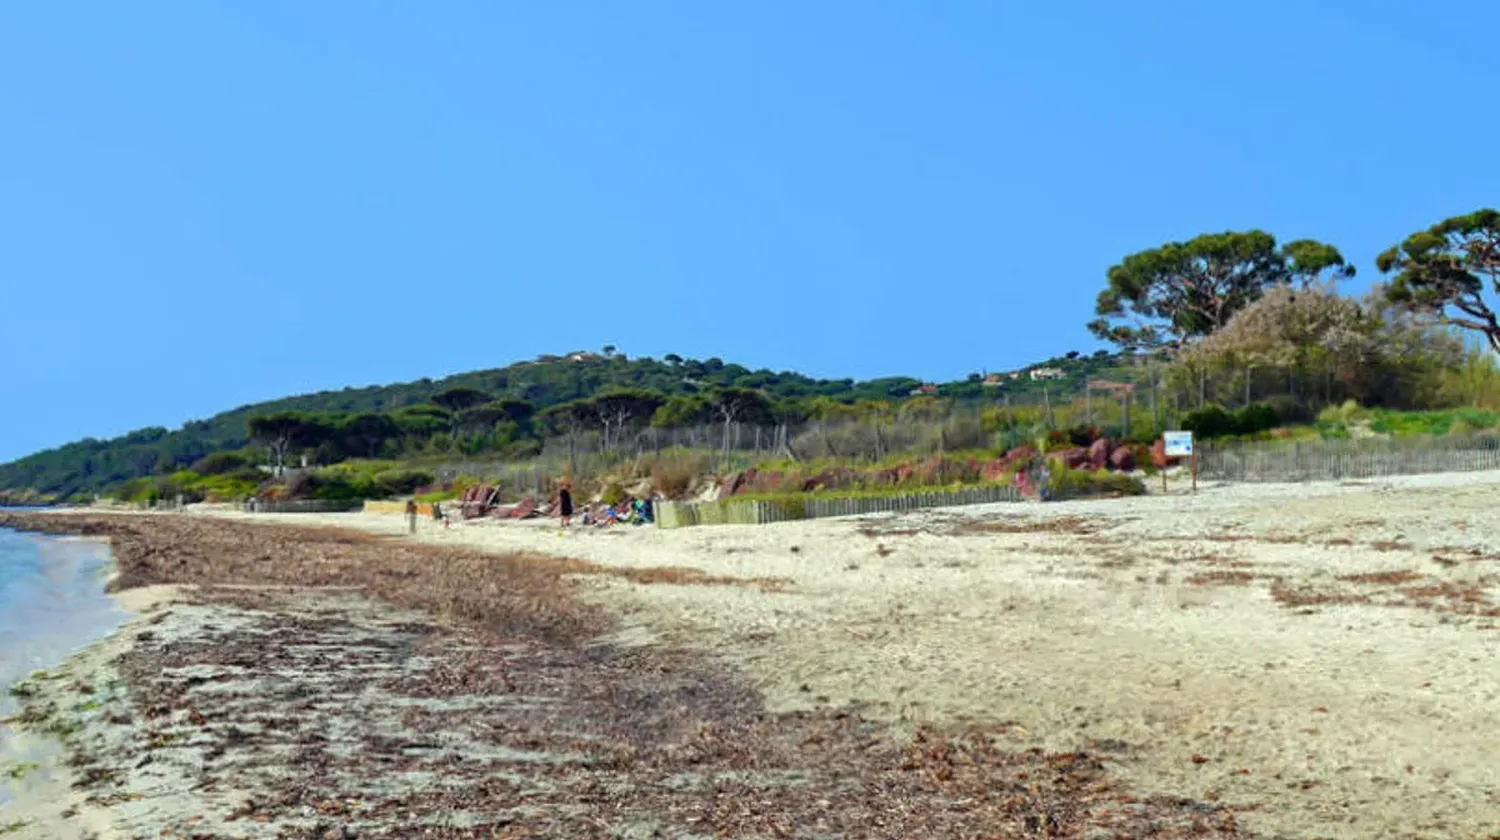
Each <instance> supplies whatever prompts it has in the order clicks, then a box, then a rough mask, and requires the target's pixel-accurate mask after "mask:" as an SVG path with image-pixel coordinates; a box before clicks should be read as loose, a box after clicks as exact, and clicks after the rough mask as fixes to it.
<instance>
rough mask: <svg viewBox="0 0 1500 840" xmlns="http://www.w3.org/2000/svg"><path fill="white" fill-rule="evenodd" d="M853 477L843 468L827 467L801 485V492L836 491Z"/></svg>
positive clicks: (850, 472)
mask: <svg viewBox="0 0 1500 840" xmlns="http://www.w3.org/2000/svg"><path fill="white" fill-rule="evenodd" d="M853 477H854V473H853V472H852V471H850V470H847V469H845V468H843V467H829V468H828V469H826V470H823V471H822V472H820V473H818V474H817V475H815V476H813V477H812V478H809V479H808V480H807V481H804V482H803V483H802V492H804V493H810V492H812V491H814V490H837V489H838V488H839V487H842V486H844V485H845V484H847V483H848V482H849V480H850V479H851V478H853Z"/></svg>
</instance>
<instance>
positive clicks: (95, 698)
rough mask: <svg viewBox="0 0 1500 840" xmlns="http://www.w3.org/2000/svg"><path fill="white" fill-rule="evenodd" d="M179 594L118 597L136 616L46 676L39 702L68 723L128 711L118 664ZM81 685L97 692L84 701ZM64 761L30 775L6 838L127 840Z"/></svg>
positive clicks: (9, 815) (6, 811) (6, 819)
mask: <svg viewBox="0 0 1500 840" xmlns="http://www.w3.org/2000/svg"><path fill="white" fill-rule="evenodd" d="M177 593H178V589H177V588H176V587H171V586H151V587H143V588H139V589H131V590H127V591H125V592H122V593H119V594H117V595H116V596H114V597H115V600H116V602H117V603H118V604H119V606H120V608H121V609H123V610H125V611H126V612H129V613H133V614H135V615H134V617H133V618H132V619H131V620H130V621H128V622H126V623H125V624H124V625H123V626H121V627H120V628H119V629H118V630H117V631H115V632H114V633H112V634H110V636H109V637H108V638H106V639H104V640H103V641H100V642H98V643H96V644H93V645H90V646H88V647H87V648H84V649H83V650H81V651H79V652H78V653H77V654H75V655H74V656H72V657H70V658H69V659H68V660H67V662H65V663H63V664H62V665H60V666H58V667H56V668H53V669H50V670H48V671H46V672H45V674H46V676H45V678H44V679H40V680H37V681H35V683H34V685H35V686H36V688H37V693H36V695H35V697H34V698H33V702H36V703H39V704H41V705H52V706H55V707H56V708H57V709H58V710H59V712H61V713H62V714H63V715H64V716H65V719H67V720H70V721H75V722H77V723H79V724H85V723H86V722H87V721H89V720H94V719H97V718H99V717H100V716H102V715H104V714H105V713H106V712H109V711H117V710H123V709H124V708H126V707H127V706H128V700H127V698H125V697H124V696H123V694H121V692H120V688H119V680H118V674H117V673H116V671H115V669H114V667H113V664H112V663H113V662H114V660H115V659H116V658H117V657H119V655H120V654H122V653H124V652H125V651H126V650H128V649H129V648H130V645H131V644H132V643H133V642H134V640H135V637H136V635H137V634H138V633H140V632H142V631H143V630H145V629H146V628H147V627H148V626H149V622H150V620H151V618H152V617H154V615H155V614H156V613H157V612H158V611H159V610H161V609H164V608H165V607H166V606H167V605H168V604H170V603H171V602H172V600H173V599H174V598H176V597H177ZM79 684H88V685H89V686H90V692H91V693H90V694H89V695H87V696H80V695H79V694H78V692H77V691H76V690H75V688H76V686H77V685H79ZM25 737H35V738H40V737H48V736H46V735H42V734H31V735H27V736H25ZM61 758H62V756H60V755H57V754H53V755H50V756H48V757H47V758H46V759H44V761H43V762H41V766H39V767H37V768H35V769H34V770H29V771H28V772H27V775H26V779H25V782H26V784H25V786H24V789H23V790H22V791H21V794H22V795H21V796H20V797H18V799H17V800H16V801H15V802H10V803H6V804H5V806H4V807H3V808H0V835H4V836H5V837H7V838H13V839H14V840H125V838H126V837H127V835H126V834H125V833H123V832H122V831H120V830H119V828H118V827H117V824H116V817H115V815H114V814H113V813H111V811H110V809H109V808H108V807H106V806H102V805H98V804H94V803H91V802H89V801H88V800H87V794H86V792H83V791H79V790H75V789H74V788H73V782H74V780H75V776H74V774H73V772H72V771H71V770H70V769H69V767H68V766H67V765H66V764H64V763H63V762H62V761H61V760H60V759H61Z"/></svg>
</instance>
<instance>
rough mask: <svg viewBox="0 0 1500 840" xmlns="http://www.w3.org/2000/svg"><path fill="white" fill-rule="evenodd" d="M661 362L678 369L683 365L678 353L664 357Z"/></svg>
mask: <svg viewBox="0 0 1500 840" xmlns="http://www.w3.org/2000/svg"><path fill="white" fill-rule="evenodd" d="M661 360H662V361H664V362H666V363H667V364H669V365H671V366H672V367H677V366H678V365H680V364H682V357H681V356H679V355H677V354H676V353H668V354H667V355H665V356H663V357H662V359H661Z"/></svg>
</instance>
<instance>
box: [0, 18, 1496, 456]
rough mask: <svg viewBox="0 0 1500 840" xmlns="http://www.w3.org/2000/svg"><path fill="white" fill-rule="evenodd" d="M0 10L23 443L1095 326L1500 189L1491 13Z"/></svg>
mask: <svg viewBox="0 0 1500 840" xmlns="http://www.w3.org/2000/svg"><path fill="white" fill-rule="evenodd" d="M1417 9H1418V6H1416V5H1414V4H1411V3H1397V2H1394V0H1391V1H1390V2H1379V1H1378V0H1347V2H1335V0H1325V1H1323V2H1320V0H1298V2H1292V0H1281V2H1271V1H1269V0H1263V2H1259V3H1253V4H1244V3H1212V2H1201V0H1200V1H1199V2H1186V0H1184V2H1167V0H1156V1H1153V0H1143V2H1135V3H1122V2H1118V0H1078V2H1072V3H1044V2H1029V1H1028V2H1002V1H1001V0H991V2H934V0H908V2H882V0H817V1H816V2H807V0H784V1H783V0H759V2H753V3H748V2H746V3H722V2H686V1H685V0H678V2H671V3H667V2H652V0H631V2H618V0H598V1H597V2H584V0H547V2H502V0H473V2H460V0H438V2H427V3H417V2H377V0H317V2H306V1H305V0H256V1H255V2H209V0H144V2H134V3H111V2H92V3H78V2H73V3H69V2H50V3H48V2H43V3H4V4H0V79H4V80H5V81H4V83H3V84H0V338H3V345H0V346H3V348H4V352H5V354H6V356H5V358H6V361H5V365H4V368H3V371H4V373H3V376H4V380H3V382H4V384H3V385H0V395H3V397H0V405H3V407H4V410H3V411H0V460H6V459H9V458H11V457H15V456H19V455H22V454H25V453H27V452H29V451H32V450H35V449H37V448H40V447H43V446H50V445H55V444H59V443H63V442H66V441H69V440H73V439H76V438H79V437H83V436H85V435H92V436H97V437H105V436H110V435H114V434H118V433H121V432H124V431H127V430H130V429H133V428H137V427H141V426H146V425H165V426H170V427H175V426H177V425H179V424H180V423H182V422H183V421H185V420H189V419H193V418H197V417H205V416H208V415H211V414H213V413H216V412H218V411H220V410H223V409H228V408H232V407H234V406H237V405H241V404H244V403H248V402H253V401H257V400H261V399H267V398H273V397H278V396H283V395H286V394H290V393H296V392H305V391H312V390H320V389H325V388H338V387H342V386H345V385H366V384H376V383H386V382H393V381H401V380H409V379H415V378H420V377H422V376H432V377H438V376H441V375H444V374H446V373H452V372H457V371H462V370H470V369H475V368H481V367H495V366H501V365H504V364H507V363H509V362H511V361H515V360H518V359H523V358H531V357H534V356H536V355H537V354H539V353H544V352H562V351H566V350H572V349H596V348H598V347H601V346H603V345H605V344H614V345H617V346H619V347H620V349H621V350H623V351H625V352H627V353H629V354H631V355H653V356H660V355H663V354H665V353H669V352H675V353H679V354H682V355H686V356H696V357H700V358H704V357H709V356H719V357H721V358H723V359H725V360H728V361H737V362H740V363H742V364H746V365H750V366H752V367H759V366H766V367H771V368H776V369H788V368H790V369H797V370H802V371H805V372H808V373H811V374H815V375H821V376H829V377H843V376H853V377H859V378H865V377H871V376H878V375H892V374H905V375H911V376H918V377H923V378H928V379H951V378H956V377H961V376H963V375H965V374H967V373H969V372H971V371H976V370H979V369H981V368H985V369H989V370H998V369H1005V368H1008V367H1012V366H1019V365H1022V364H1025V363H1027V362H1031V361H1036V360H1039V359H1043V358H1046V357H1048V356H1052V355H1054V354H1058V353H1062V352H1066V351H1068V350H1072V349H1078V350H1085V351H1087V350H1091V349H1093V348H1094V347H1095V344H1094V343H1093V342H1092V341H1091V339H1090V338H1089V337H1088V335H1087V333H1086V331H1085V329H1084V326H1083V325H1084V323H1085V322H1086V321H1087V320H1088V319H1089V317H1090V315H1091V310H1092V305H1093V299H1094V296H1095V294H1096V293H1097V292H1098V290H1099V288H1100V287H1101V285H1102V283H1103V276H1104V272H1105V270H1106V269H1107V268H1108V267H1109V266H1110V265H1111V264H1113V263H1114V262H1116V261H1117V260H1118V259H1119V258H1120V257H1121V256H1123V255H1125V254H1127V253H1129V252H1132V251H1135V250H1140V249H1143V248H1147V247H1151V246H1154V245H1157V244H1159V243H1161V242H1163V241H1167V240H1171V239H1180V238H1187V237H1190V236H1193V235H1195V234H1198V233H1201V232H1205V231H1222V230H1226V229H1240V228H1248V227H1262V228H1264V229H1266V230H1269V231H1271V232H1272V233H1274V234H1276V235H1277V236H1278V237H1280V238H1282V239H1284V240H1285V239H1292V238H1302V237H1313V238H1318V239H1323V240H1326V241H1330V242H1332V243H1334V244H1336V245H1338V246H1339V247H1340V248H1342V249H1343V250H1344V252H1345V254H1346V255H1347V256H1348V257H1350V258H1351V259H1353V260H1355V261H1356V262H1357V264H1358V267H1359V269H1360V271H1361V279H1360V281H1359V284H1357V285H1363V284H1367V283H1368V282H1369V281H1370V280H1371V279H1373V278H1374V275H1375V271H1374V268H1373V266H1372V265H1371V262H1372V259H1373V257H1374V255H1375V254H1376V253H1377V252H1378V251H1379V250H1381V249H1382V248H1384V247H1385V246H1387V245H1389V244H1393V243H1394V242H1396V241H1398V240H1399V239H1400V238H1402V237H1403V236H1404V235H1405V234H1407V233H1409V232H1411V231H1413V230H1415V229H1418V228H1422V227H1426V226H1427V225H1428V224H1430V223H1432V222H1434V221H1436V220H1438V219H1440V218H1443V217H1446V216H1449V215H1454V214H1457V213H1460V212H1468V211H1470V210H1474V209H1477V208H1478V207H1481V206H1486V205H1494V204H1497V203H1500V175H1497V174H1496V165H1495V161H1494V151H1495V138H1496V136H1497V133H1496V130H1497V128H1500V117H1497V115H1496V110H1495V108H1494V101H1495V91H1496V90H1500V70H1497V67H1500V63H1497V62H1496V61H1495V60H1494V57H1493V45H1492V43H1491V42H1492V38H1493V35H1494V33H1495V32H1496V31H1500V4H1494V3H1480V2H1456V1H1455V2H1449V3H1445V4H1442V6H1441V11H1438V7H1431V10H1430V11H1420V12H1419V11H1417Z"/></svg>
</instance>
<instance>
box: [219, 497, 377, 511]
mask: <svg viewBox="0 0 1500 840" xmlns="http://www.w3.org/2000/svg"><path fill="white" fill-rule="evenodd" d="M364 506H365V503H364V500H363V499H354V500H350V501H330V500H328V499H299V500H296V501H286V502H267V501H262V500H260V499H255V500H252V501H250V502H247V503H246V505H245V510H246V512H248V513H347V512H349V511H356V510H362V509H363V508H364Z"/></svg>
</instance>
